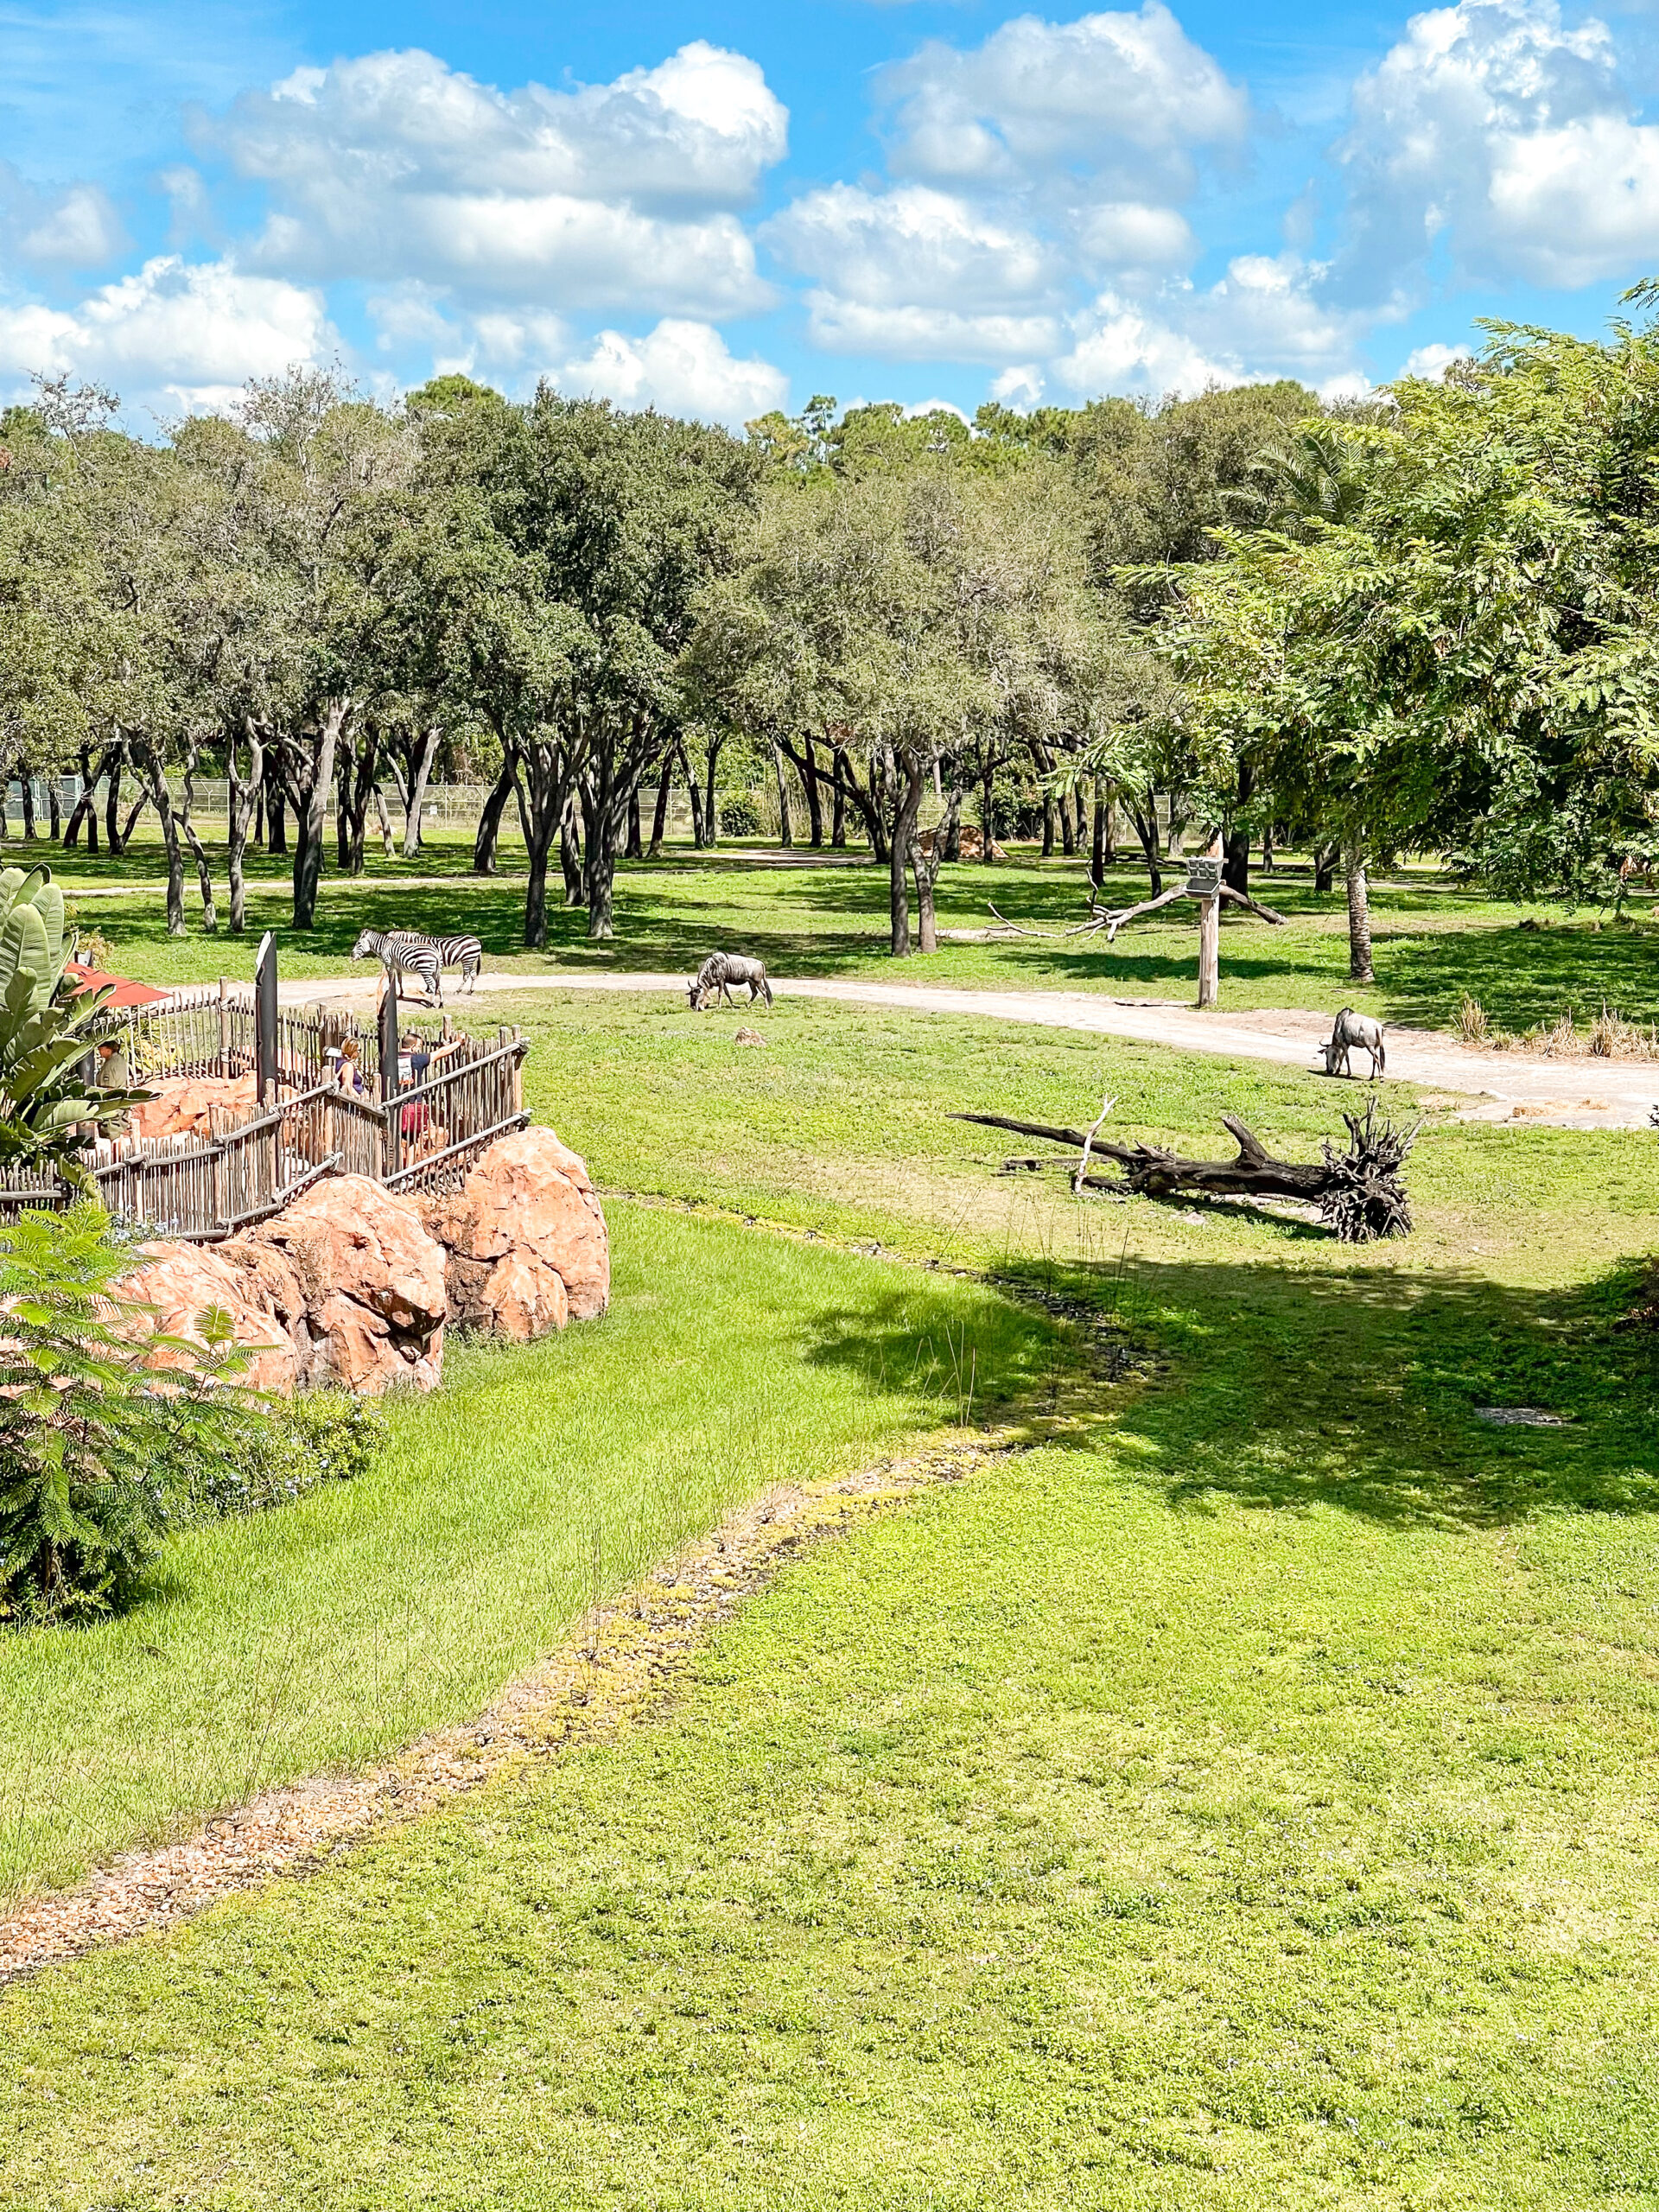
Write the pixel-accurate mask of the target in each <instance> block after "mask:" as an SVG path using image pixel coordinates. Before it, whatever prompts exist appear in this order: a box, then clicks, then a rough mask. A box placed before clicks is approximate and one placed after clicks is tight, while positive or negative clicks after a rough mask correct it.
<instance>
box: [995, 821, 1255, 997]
mask: <svg viewBox="0 0 1659 2212" xmlns="http://www.w3.org/2000/svg"><path fill="white" fill-rule="evenodd" d="M1173 899H1196V900H1197V901H1198V1005H1199V1006H1200V1007H1212V1006H1214V1005H1215V1003H1216V1001H1217V995H1218V993H1219V990H1220V987H1221V902H1222V900H1223V899H1226V900H1227V901H1228V902H1229V903H1230V905H1232V906H1243V908H1244V909H1245V911H1246V912H1249V913H1252V914H1255V915H1258V916H1259V917H1260V918H1261V919H1262V921H1264V922H1271V923H1272V924H1273V925H1274V927H1275V928H1276V929H1280V928H1282V927H1283V926H1284V919H1285V918H1284V916H1283V915H1282V914H1275V913H1274V911H1273V908H1272V907H1271V906H1262V905H1260V904H1259V903H1258V902H1257V901H1256V900H1255V899H1252V898H1251V897H1249V894H1248V893H1246V892H1243V891H1235V890H1234V888H1233V887H1232V885H1231V884H1230V883H1226V882H1224V880H1222V869H1221V837H1220V835H1219V833H1217V836H1214V837H1212V838H1211V841H1210V845H1209V849H1208V850H1207V851H1205V852H1203V853H1199V854H1195V855H1193V857H1192V859H1191V860H1189V861H1187V863H1186V880H1185V883H1178V884H1177V885H1176V886H1175V887H1174V889H1173V891H1160V893H1159V894H1158V896H1157V897H1156V898H1155V899H1141V902H1140V903H1139V905H1138V906H1122V907H1117V908H1113V907H1110V906H1102V905H1101V903H1100V892H1099V888H1098V887H1097V886H1096V885H1092V884H1091V885H1090V909H1089V918H1088V920H1087V921H1086V922H1079V923H1078V924H1077V926H1076V927H1075V928H1074V929H1069V930H1027V929H1020V925H1019V924H1018V923H1017V922H1011V921H1009V920H1008V918H1007V916H1006V915H1005V914H997V913H996V909H995V906H993V907H992V909H991V912H992V913H994V914H996V918H997V920H998V921H999V922H1001V924H1002V926H1003V927H1004V929H1010V930H1014V931H1017V932H1018V934H1019V935H1020V936H1021V937H1092V936H1093V935H1094V933H1095V932H1096V931H1097V930H1104V931H1105V932H1106V942H1107V944H1111V943H1112V942H1113V941H1114V939H1115V938H1116V936H1117V933H1118V931H1119V930H1121V929H1122V926H1123V925H1124V923H1125V922H1133V921H1135V920H1138V919H1139V918H1140V917H1141V915H1142V914H1155V913H1156V912H1157V911H1158V909H1159V908H1160V906H1168V905H1169V904H1170V902H1171V901H1172V900H1173Z"/></svg>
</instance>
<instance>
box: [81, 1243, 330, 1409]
mask: <svg viewBox="0 0 1659 2212" xmlns="http://www.w3.org/2000/svg"><path fill="white" fill-rule="evenodd" d="M142 1256H143V1266H142V1267H141V1268H139V1270H138V1272H137V1274H133V1275H129V1276H128V1277H127V1278H126V1279H125V1281H124V1282H123V1283H122V1284H121V1285H120V1290H121V1294H122V1295H123V1296H124V1297H127V1298H137V1299H142V1300H143V1301H144V1303H145V1304H146V1305H148V1306H153V1307H154V1309H155V1312H154V1315H153V1317H135V1321H134V1327H135V1329H140V1328H142V1329H144V1330H148V1329H149V1328H151V1327H153V1328H154V1329H155V1330H156V1332H157V1333H158V1334H159V1335H162V1336H168V1337H181V1338H186V1339H188V1341H189V1342H191V1343H193V1344H200V1343H202V1342H203V1338H202V1334H201V1330H200V1317H201V1315H202V1314H203V1313H206V1312H207V1310H208V1308H209V1307H211V1306H218V1307H219V1308H220V1310H221V1311H222V1312H223V1313H226V1314H227V1315H228V1316H229V1319H230V1322H231V1326H232V1330H233V1331H234V1332H235V1335H236V1341H237V1342H238V1344H241V1345H243V1346H244V1347H245V1349H246V1350H247V1351H249V1353H250V1354H251V1357H250V1360H249V1363H248V1366H247V1369H246V1370H245V1374H244V1376H243V1380H244V1381H245V1382H246V1383H251V1384H252V1385H253V1387H254V1388H255V1389H258V1390H277V1391H280V1392H282V1393H283V1395H285V1396H286V1395H289V1393H290V1392H291V1391H292V1390H293V1389H294V1388H295V1386H296V1384H297V1383H298V1382H299V1381H300V1376H301V1363H300V1353H299V1350H298V1347H297V1345H296V1343H295V1340H294V1337H293V1335H292V1333H291V1332H290V1331H289V1327H288V1325H287V1323H286V1317H285V1316H284V1315H283V1314H281V1313H278V1312H277V1310H276V1307H275V1306H274V1305H273V1304H272V1303H271V1301H270V1300H269V1299H268V1298H267V1296H266V1295H265V1294H264V1288H263V1286H262V1285H261V1284H260V1283H259V1282H258V1281H257V1278H253V1277H251V1276H250V1274H249V1273H248V1271H247V1270H246V1269H245V1268H243V1267H240V1266H238V1263H237V1262H238V1256H239V1255H238V1254H236V1253H235V1252H234V1251H233V1249H232V1242H231V1241H227V1242H226V1243H224V1244H174V1243H165V1244H149V1245H146V1246H145V1248H144V1250H143V1255H142ZM186 1359H187V1355H186V1354H185V1353H184V1352H183V1351H181V1350H179V1349H178V1348H177V1347H176V1346H175V1345H173V1344H157V1345H156V1347H155V1348H154V1350H153V1351H151V1353H150V1355H149V1358H148V1359H147V1360H146V1362H145V1365H146V1366H149V1367H155V1368H168V1367H181V1366H183V1365H184V1364H185V1363H186Z"/></svg>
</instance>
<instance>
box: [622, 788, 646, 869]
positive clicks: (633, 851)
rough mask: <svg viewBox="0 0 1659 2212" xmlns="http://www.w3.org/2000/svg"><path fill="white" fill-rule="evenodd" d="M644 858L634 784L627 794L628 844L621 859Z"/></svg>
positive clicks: (638, 859)
mask: <svg viewBox="0 0 1659 2212" xmlns="http://www.w3.org/2000/svg"><path fill="white" fill-rule="evenodd" d="M623 858H624V859H625V860H630V861H642V860H644V858H645V838H644V836H643V835H642V833H641V825H640V821H639V785H638V784H636V785H634V787H633V789H632V791H630V792H629V793H628V844H627V850H626V852H625V853H624V855H623Z"/></svg>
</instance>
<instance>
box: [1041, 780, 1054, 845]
mask: <svg viewBox="0 0 1659 2212" xmlns="http://www.w3.org/2000/svg"><path fill="white" fill-rule="evenodd" d="M1053 857H1054V794H1053V792H1052V791H1045V792H1044V793H1043V858H1044V859H1045V860H1046V861H1052V859H1053Z"/></svg>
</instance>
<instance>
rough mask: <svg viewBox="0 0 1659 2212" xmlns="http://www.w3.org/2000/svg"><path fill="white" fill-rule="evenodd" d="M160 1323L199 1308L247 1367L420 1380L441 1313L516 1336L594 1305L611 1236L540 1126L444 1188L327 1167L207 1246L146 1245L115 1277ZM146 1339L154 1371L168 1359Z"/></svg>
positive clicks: (583, 1182) (438, 1355) (168, 1327)
mask: <svg viewBox="0 0 1659 2212" xmlns="http://www.w3.org/2000/svg"><path fill="white" fill-rule="evenodd" d="M121 1287H122V1289H123V1291H124V1293H125V1294H127V1295H129V1296H131V1297H134V1298H138V1299H143V1300H146V1301H148V1302H149V1303H150V1304H152V1305H153V1306H155V1307H156V1327H157V1328H158V1329H159V1330H160V1331H162V1332H163V1333H165V1334H167V1335H169V1336H175V1337H183V1338H194V1340H196V1341H197V1342H200V1330H199V1328H198V1325H197V1324H198V1320H199V1317H200V1314H201V1313H203V1312H204V1311H205V1310H206V1309H207V1307H209V1306H218V1307H219V1308H221V1309H222V1310H223V1311H224V1312H225V1313H226V1314H227V1315H228V1316H229V1317H230V1320H231V1325H232V1328H233V1330H234V1331H235V1334H236V1339H237V1342H238V1344H243V1345H245V1347H247V1349H248V1351H249V1352H250V1354H251V1363H250V1367H249V1370H248V1377H247V1379H248V1380H249V1381H250V1382H251V1383H253V1384H255V1385H256V1386H257V1388H259V1389H267V1390H278V1391H283V1392H289V1391H292V1390H294V1389H297V1388H299V1387H301V1386H302V1385H304V1384H307V1383H340V1384H343V1385H345V1387H346V1388H347V1389H353V1390H359V1391H362V1392H364V1393H365V1394H368V1395H378V1394H379V1393H380V1392H381V1391H383V1390H385V1389H390V1388H391V1386H392V1385H393V1384H395V1383H410V1384H413V1386H414V1387H415V1388H416V1389H422V1390H429V1389H432V1388H433V1387H434V1386H435V1383H437V1382H438V1380H439V1378H440V1377H441V1376H442V1372H443V1339H444V1327H445V1323H446V1320H448V1321H449V1322H453V1323H454V1324H456V1325H460V1326H464V1327H467V1328H469V1329H477V1330H480V1331H482V1332H486V1333H488V1334H490V1335H493V1336H504V1337H510V1338H513V1339H514V1340H515V1341H517V1342H518V1343H521V1344H522V1343H527V1342H528V1341H529V1340H530V1339H531V1338H535V1337H539V1336H544V1335H545V1334H546V1333H547V1332H548V1331H549V1330H550V1329H562V1328H563V1327H564V1325H565V1323H566V1321H567V1320H569V1319H571V1318H572V1317H574V1318H575V1319H577V1320H587V1319H591V1318H592V1317H593V1316H594V1315H595V1314H599V1313H603V1312H604V1310H605V1308H606V1306H607V1304H608V1303H609V1300H610V1291H611V1261H610V1244H609V1240H608V1238H607V1235H606V1230H605V1217H604V1215H603V1213H602V1212H601V1211H600V1204H599V1198H598V1197H597V1195H596V1193H595V1192H594V1187H593V1185H592V1184H591V1183H590V1182H589V1181H588V1170H587V1168H586V1167H585V1166H583V1165H582V1161H581V1160H579V1159H578V1158H577V1156H576V1154H575V1153H574V1152H571V1151H569V1150H568V1149H567V1147H565V1146H563V1145H562V1144H561V1143H560V1142H559V1140H558V1139H557V1137H556V1136H555V1135H554V1134H553V1132H552V1130H551V1129H523V1130H520V1131H519V1132H518V1133H517V1134H516V1135H512V1136H510V1137H502V1138H499V1140H498V1141H496V1142H495V1143H494V1144H493V1145H492V1146H491V1147H489V1149H488V1151H487V1152H486V1154H484V1156H483V1158H482V1159H481V1160H480V1161H479V1163H478V1165H477V1166H475V1167H474V1169H473V1171H472V1173H470V1174H469V1175H468V1176H467V1179H466V1182H465V1184H464V1185H463V1186H462V1188H461V1190H460V1191H459V1192H454V1193H453V1194H450V1195H447V1196H442V1197H429V1198H424V1199H423V1200H422V1201H420V1203H419V1204H418V1205H417V1204H416V1201H414V1200H413V1199H410V1198H399V1197H398V1196H397V1195H396V1194H395V1193H394V1192H390V1191H386V1190H383V1189H382V1188H381V1186H380V1185H379V1184H378V1183H376V1182H373V1181H372V1180H371V1179H369V1178H367V1177H366V1176H362V1175H341V1176H334V1177H330V1178H328V1179H326V1180H325V1181H322V1182H321V1183H316V1184H314V1185H312V1187H311V1188H310V1189H309V1190H308V1191H306V1192H303V1193H302V1195H301V1196H300V1197H299V1198H296V1200H295V1201H294V1203H293V1205H290V1206H289V1207H287V1208H286V1209H285V1210H284V1211H283V1212H282V1213H280V1214H277V1216H275V1217H273V1218H272V1219H271V1220H270V1221H267V1222H263V1223H261V1224H260V1225H259V1226H258V1227H257V1229H252V1230H247V1231H245V1233H244V1234H243V1235H241V1236H231V1237H227V1238H226V1240H225V1242H224V1243H220V1244H182V1243H156V1244H150V1245H147V1246H146V1247H145V1248H144V1253H143V1266H142V1267H141V1268H139V1269H138V1271H137V1273H136V1274H133V1275H131V1276H130V1277H129V1278H128V1279H127V1281H125V1282H124V1283H123V1285H122V1286H121ZM179 1357H180V1356H179V1355H178V1354H177V1353H176V1352H175V1351H172V1350H171V1349H170V1348H169V1347H168V1346H166V1345H159V1346H157V1347H156V1351H155V1353H154V1355H153V1357H152V1360H151V1364H152V1365H155V1366H156V1367H167V1366H173V1365H176V1364H178V1363H179Z"/></svg>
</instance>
